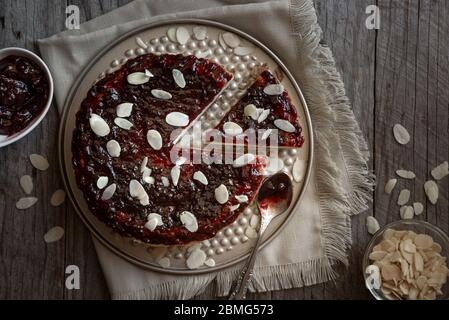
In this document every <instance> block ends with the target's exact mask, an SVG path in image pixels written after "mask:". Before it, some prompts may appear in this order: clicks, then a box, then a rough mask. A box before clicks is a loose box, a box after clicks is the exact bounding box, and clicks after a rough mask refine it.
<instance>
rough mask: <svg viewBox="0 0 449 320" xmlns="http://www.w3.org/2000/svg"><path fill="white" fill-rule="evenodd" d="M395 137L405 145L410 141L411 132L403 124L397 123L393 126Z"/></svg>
mask: <svg viewBox="0 0 449 320" xmlns="http://www.w3.org/2000/svg"><path fill="white" fill-rule="evenodd" d="M393 134H394V138H395V139H396V141H397V142H398V143H399V144H402V145H405V144H407V143H409V142H410V134H409V133H408V131H407V129H405V128H404V127H403V126H402V125H400V124H396V125H394V127H393Z"/></svg>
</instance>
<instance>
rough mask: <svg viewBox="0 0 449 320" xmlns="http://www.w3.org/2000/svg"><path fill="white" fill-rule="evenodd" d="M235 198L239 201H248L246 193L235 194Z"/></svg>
mask: <svg viewBox="0 0 449 320" xmlns="http://www.w3.org/2000/svg"><path fill="white" fill-rule="evenodd" d="M235 198H236V199H237V201H238V202H239V203H248V201H249V198H248V196H246V195H239V196H235Z"/></svg>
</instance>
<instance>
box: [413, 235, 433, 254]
mask: <svg viewBox="0 0 449 320" xmlns="http://www.w3.org/2000/svg"><path fill="white" fill-rule="evenodd" d="M433 243H434V242H433V239H432V237H431V236H429V235H427V234H419V235H417V236H416V237H415V245H416V247H417V248H418V249H422V250H427V249H430V248H431V247H432V245H433Z"/></svg>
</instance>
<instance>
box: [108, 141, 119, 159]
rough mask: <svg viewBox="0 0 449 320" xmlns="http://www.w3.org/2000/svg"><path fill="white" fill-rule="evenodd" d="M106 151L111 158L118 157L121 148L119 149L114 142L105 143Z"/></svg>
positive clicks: (117, 144)
mask: <svg viewBox="0 0 449 320" xmlns="http://www.w3.org/2000/svg"><path fill="white" fill-rule="evenodd" d="M106 149H107V150H108V153H109V155H110V156H111V157H113V158H118V157H120V153H121V151H122V148H121V147H120V144H119V143H118V142H117V141H116V140H110V141H108V143H106Z"/></svg>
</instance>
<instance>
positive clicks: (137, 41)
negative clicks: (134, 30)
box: [136, 37, 148, 49]
mask: <svg viewBox="0 0 449 320" xmlns="http://www.w3.org/2000/svg"><path fill="white" fill-rule="evenodd" d="M136 43H137V45H138V46H139V47H141V48H142V49H148V45H147V44H146V43H145V41H143V40H142V38H141V37H136Z"/></svg>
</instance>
